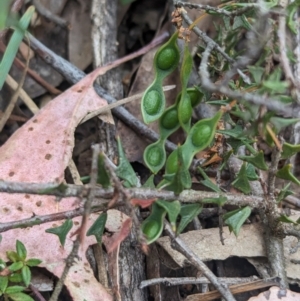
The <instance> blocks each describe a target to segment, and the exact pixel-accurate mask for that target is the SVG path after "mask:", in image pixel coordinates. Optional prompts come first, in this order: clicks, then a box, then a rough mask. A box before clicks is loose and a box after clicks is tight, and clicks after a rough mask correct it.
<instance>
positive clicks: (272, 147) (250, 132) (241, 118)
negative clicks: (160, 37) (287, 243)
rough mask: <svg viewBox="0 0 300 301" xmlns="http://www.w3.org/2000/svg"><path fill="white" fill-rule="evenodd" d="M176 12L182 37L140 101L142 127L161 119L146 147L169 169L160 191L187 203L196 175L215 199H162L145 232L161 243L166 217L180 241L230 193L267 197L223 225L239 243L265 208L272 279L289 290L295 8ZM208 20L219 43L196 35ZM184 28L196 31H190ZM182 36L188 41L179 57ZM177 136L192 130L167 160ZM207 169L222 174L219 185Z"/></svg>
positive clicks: (159, 166) (170, 45) (166, 49)
mask: <svg viewBox="0 0 300 301" xmlns="http://www.w3.org/2000/svg"><path fill="white" fill-rule="evenodd" d="M175 7H176V9H175V12H174V13H173V16H174V19H173V22H174V23H175V25H176V26H177V30H176V31H175V33H174V34H173V35H172V37H171V38H170V39H169V40H168V41H167V42H166V43H165V44H164V45H163V46H162V47H161V48H160V49H159V50H158V51H157V52H156V55H155V57H154V62H153V64H154V69H155V78H154V81H153V83H152V84H151V85H150V86H149V87H148V89H147V90H146V91H145V93H144V95H143V98H142V103H141V111H142V115H143V118H144V122H145V123H150V122H153V121H158V124H159V135H160V137H159V139H158V140H157V141H156V142H154V143H152V144H150V145H148V147H147V148H146V149H145V152H144V162H145V164H146V166H147V167H148V168H149V169H150V171H151V172H152V173H153V174H154V175H155V174H158V173H161V171H162V170H163V179H162V180H161V181H160V182H159V183H158V184H157V186H156V188H158V189H165V190H170V191H173V192H174V193H175V195H179V194H180V193H181V192H182V191H183V190H185V189H190V188H191V187H192V181H191V178H192V176H194V177H197V178H198V181H199V182H200V183H201V184H202V185H204V186H206V188H207V189H209V190H211V191H213V192H215V197H213V198H206V199H202V201H201V202H198V203H195V204H184V205H183V204H181V203H180V202H179V201H177V200H175V201H173V202H167V201H164V200H163V199H158V200H156V202H155V203H154V204H153V205H152V209H151V214H150V215H149V217H148V218H147V219H146V220H145V221H144V222H143V224H142V231H143V233H144V234H145V236H146V239H147V242H148V243H152V242H154V241H155V240H156V239H157V238H158V237H159V236H160V235H161V233H162V231H163V228H164V219H165V217H167V219H168V220H169V222H170V223H171V226H172V228H173V231H175V232H176V233H177V234H179V233H181V232H182V231H183V229H184V228H185V227H186V225H187V224H188V223H189V222H191V221H192V220H193V219H194V218H195V217H196V216H197V215H198V214H199V213H200V212H201V210H202V208H203V206H204V205H205V204H207V203H210V204H217V205H218V206H223V205H226V204H227V197H226V193H228V192H229V191H230V190H231V189H232V188H235V189H236V190H237V192H236V193H237V194H238V195H239V198H240V200H242V199H243V195H249V194H252V195H257V196H258V195H259V196H263V203H261V204H256V205H253V204H249V205H247V206H245V205H244V206H239V203H238V202H237V203H236V205H237V209H235V210H233V211H229V212H227V213H226V214H224V215H223V219H224V222H225V224H226V225H228V226H229V229H230V230H231V231H233V232H234V234H235V235H238V233H239V230H240V228H241V226H242V225H243V223H244V222H245V221H246V220H247V218H248V217H249V216H250V214H251V212H252V209H255V207H257V208H256V209H259V213H260V218H261V220H262V222H263V224H264V227H265V229H266V236H267V239H266V242H267V250H268V258H269V261H270V266H271V276H275V275H278V276H280V279H281V285H282V287H286V286H287V279H286V274H285V270H284V257H283V243H282V239H283V237H284V236H285V235H286V234H288V233H291V230H295V229H297V227H298V225H299V224H300V220H299V219H298V220H297V221H294V220H292V219H291V218H289V217H288V216H287V215H285V214H284V213H283V211H282V210H281V207H282V201H283V200H285V198H286V197H287V196H288V195H289V194H291V193H293V191H291V190H290V187H291V183H293V184H295V186H294V187H297V186H299V185H300V181H299V180H298V179H297V177H296V176H295V174H294V173H295V165H294V162H295V157H296V154H297V153H298V151H299V150H300V145H299V142H300V141H299V134H298V130H297V129H298V125H299V121H300V119H299V118H298V117H299V92H300V91H299V88H300V81H299V76H300V74H299V72H300V69H298V68H299V66H300V65H299V63H300V56H299V47H300V45H299V44H298V43H296V42H295V41H296V39H297V35H298V34H299V28H298V24H297V23H296V21H295V20H296V16H297V4H296V2H292V3H290V4H288V5H287V6H282V4H280V3H278V2H277V1H266V2H262V1H258V2H257V3H250V2H249V3H241V2H228V1H224V2H222V4H221V5H219V6H218V7H210V6H206V5H196V4H192V3H184V2H176V1H175ZM184 8H190V9H200V10H203V11H205V14H204V15H203V14H201V16H200V17H199V18H198V19H197V20H195V21H194V22H192V21H191V20H190V18H189V16H188V13H187V12H186V11H185V9H184ZM209 14H210V15H218V16H219V18H220V21H219V22H218V23H217V24H216V37H215V38H214V40H212V39H211V38H210V37H208V36H207V35H205V33H203V32H201V30H200V29H199V28H197V27H196V24H197V22H198V21H199V20H201V19H203V18H204V17H205V15H209ZM184 23H185V24H187V26H188V28H184ZM192 31H194V33H195V34H196V35H198V37H199V38H200V40H201V43H200V44H199V45H198V49H197V53H196V57H197V60H195V59H194V58H193V57H192V55H191V52H190V45H189V42H190V35H191V34H194V33H191V32H192ZM179 38H181V39H184V46H183V49H181V50H180V49H179V47H178V44H177V40H178V39H179ZM287 40H288V41H289V42H290V43H289V44H287V42H286V41H287ZM293 50H294V52H293ZM199 58H200V63H199ZM195 61H197V62H198V64H196V63H195ZM292 64H295V65H294V68H292ZM177 67H179V68H180V81H181V92H180V93H179V95H178V96H177V97H176V99H175V100H174V104H173V105H171V106H169V107H168V108H166V107H165V96H164V93H163V90H162V87H163V79H164V78H165V77H166V76H168V75H169V74H171V73H172V72H174V71H175V70H176V68H177ZM193 67H194V70H195V68H197V69H198V74H199V76H200V81H199V82H198V83H196V84H195V83H194V84H193V85H190V84H189V78H190V75H191V73H192V70H193ZM199 103H202V104H204V105H210V106H214V107H215V108H216V110H215V111H217V112H216V113H215V114H214V115H213V116H211V118H201V108H200V109H199ZM197 106H198V110H197V111H196V112H198V114H195V112H193V110H194V109H195V108H197ZM200 106H201V105H200ZM199 112H200V114H199ZM179 128H182V130H183V131H184V132H185V141H183V142H182V145H178V147H177V148H176V149H175V150H174V151H173V152H171V153H170V154H169V155H168V156H167V154H166V149H165V141H166V139H167V138H168V137H169V136H170V135H171V134H172V133H174V132H175V131H177V130H178V129H179ZM284 130H286V131H285V132H284ZM287 133H288V134H287ZM200 152H201V153H200ZM270 153H271V156H268V155H269V154H270ZM196 154H200V155H199V156H198V158H200V160H198V161H195V159H194V158H195V155H196ZM207 170H210V171H211V170H214V172H215V177H216V179H217V184H215V183H214V182H213V181H212V178H211V177H209V176H208V175H207ZM222 172H224V173H226V172H227V173H229V175H230V181H229V182H227V183H225V182H224V180H223V179H222V175H221V173H222ZM277 179H283V180H284V182H285V184H284V185H282V186H278V189H275V183H276V180H277ZM254 183H258V185H253V184H254ZM281 183H282V181H281ZM241 203H242V202H241ZM251 207H252V208H251ZM262 208H264V209H262ZM284 223H290V224H289V226H287V225H285V224H284ZM293 233H297V231H295V232H293ZM298 237H299V235H298ZM221 239H222V238H221ZM274 250H276V251H275V252H274Z"/></svg>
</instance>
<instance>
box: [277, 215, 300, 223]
mask: <svg viewBox="0 0 300 301" xmlns="http://www.w3.org/2000/svg"><path fill="white" fill-rule="evenodd" d="M279 220H280V221H281V222H283V223H289V224H294V225H298V224H299V222H298V220H297V221H296V222H295V221H293V220H292V219H291V218H289V217H288V216H287V215H284V214H283V215H281V216H280V217H279Z"/></svg>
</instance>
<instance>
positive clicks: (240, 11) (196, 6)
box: [174, 1, 256, 17]
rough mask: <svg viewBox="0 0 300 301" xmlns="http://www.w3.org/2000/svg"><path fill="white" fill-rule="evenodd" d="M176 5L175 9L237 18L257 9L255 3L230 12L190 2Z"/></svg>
mask: <svg viewBox="0 0 300 301" xmlns="http://www.w3.org/2000/svg"><path fill="white" fill-rule="evenodd" d="M174 5H175V7H187V8H190V9H198V10H204V11H206V12H207V13H208V14H209V13H210V12H214V13H217V14H220V15H223V16H227V17H235V16H239V15H242V14H244V13H245V12H246V11H247V10H249V9H252V8H254V7H256V4H255V3H249V5H248V6H247V7H243V8H240V9H237V10H232V11H228V10H226V9H223V8H219V7H213V6H210V5H205V4H194V3H190V2H181V1H175V3H174Z"/></svg>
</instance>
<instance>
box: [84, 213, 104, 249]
mask: <svg viewBox="0 0 300 301" xmlns="http://www.w3.org/2000/svg"><path fill="white" fill-rule="evenodd" d="M106 220H107V213H106V212H102V213H101V214H100V215H99V216H98V218H97V219H96V220H95V222H94V223H93V225H92V226H91V227H90V228H89V230H88V231H87V233H86V235H87V236H90V235H95V237H96V240H97V242H98V244H101V241H102V235H103V232H104V229H105V224H106Z"/></svg>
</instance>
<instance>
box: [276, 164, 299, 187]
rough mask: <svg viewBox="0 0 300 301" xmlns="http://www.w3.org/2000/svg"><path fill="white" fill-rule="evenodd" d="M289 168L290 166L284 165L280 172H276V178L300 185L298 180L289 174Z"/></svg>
mask: <svg viewBox="0 0 300 301" xmlns="http://www.w3.org/2000/svg"><path fill="white" fill-rule="evenodd" d="M291 168H292V165H291V164H287V165H284V166H283V167H282V168H281V169H280V170H278V171H277V173H276V177H278V178H280V179H284V180H288V181H291V182H293V183H295V184H297V185H300V182H299V180H298V179H297V178H296V177H295V176H294V175H293V174H292V173H291Z"/></svg>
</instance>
